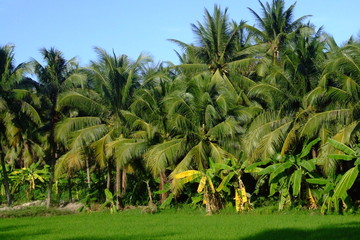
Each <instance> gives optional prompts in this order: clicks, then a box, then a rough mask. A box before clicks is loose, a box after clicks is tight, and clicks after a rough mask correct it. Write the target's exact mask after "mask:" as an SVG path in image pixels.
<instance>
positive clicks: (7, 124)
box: [0, 45, 41, 206]
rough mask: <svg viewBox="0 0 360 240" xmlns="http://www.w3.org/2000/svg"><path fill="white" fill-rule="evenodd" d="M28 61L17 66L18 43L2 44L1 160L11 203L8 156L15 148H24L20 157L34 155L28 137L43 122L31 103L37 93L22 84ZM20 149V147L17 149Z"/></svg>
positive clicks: (0, 93) (0, 64) (0, 92)
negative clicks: (6, 161)
mask: <svg viewBox="0 0 360 240" xmlns="http://www.w3.org/2000/svg"><path fill="white" fill-rule="evenodd" d="M25 70H26V65H25V64H20V65H18V66H15V58H14V47H13V46H10V45H5V46H2V47H0V76H1V78H0V129H1V131H0V132H1V133H0V142H1V147H0V161H1V168H2V171H3V180H4V187H5V191H6V198H7V204H8V205H9V206H10V205H11V195H10V188H9V179H8V175H7V170H6V165H5V157H7V155H8V153H9V152H11V151H13V150H15V149H23V151H20V152H19V153H18V154H17V157H18V158H20V159H23V158H24V157H28V158H31V157H32V154H31V153H30V152H29V151H26V150H29V148H27V149H24V146H25V145H26V144H25V145H24V141H23V140H24V139H25V138H26V135H29V134H30V132H31V131H32V129H31V128H35V127H36V124H39V123H40V122H41V120H40V116H39V114H38V112H37V110H36V109H35V107H34V106H33V105H32V104H31V100H32V99H33V97H34V94H33V93H32V92H31V91H29V90H26V89H21V88H18V87H19V85H20V84H21V82H23V81H24V79H25V77H24V75H23V74H24V71H25ZM15 151H16V150H15Z"/></svg>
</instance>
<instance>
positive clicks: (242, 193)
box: [241, 187, 247, 203]
mask: <svg viewBox="0 0 360 240" xmlns="http://www.w3.org/2000/svg"><path fill="white" fill-rule="evenodd" d="M241 197H242V202H243V203H245V202H247V195H246V190H245V187H243V188H241Z"/></svg>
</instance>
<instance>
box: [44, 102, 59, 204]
mask: <svg viewBox="0 0 360 240" xmlns="http://www.w3.org/2000/svg"><path fill="white" fill-rule="evenodd" d="M53 102H54V101H53ZM55 105H56V100H55V104H54V106H55ZM51 115H52V119H51V130H50V136H49V144H50V156H48V157H50V159H49V163H50V164H49V165H50V169H49V171H50V178H49V185H48V193H47V199H46V207H47V208H49V207H50V205H51V194H52V187H53V183H54V175H55V163H56V157H57V154H56V150H57V149H56V148H57V146H56V141H55V125H56V122H57V119H58V116H57V113H56V110H55V109H52V114H51Z"/></svg>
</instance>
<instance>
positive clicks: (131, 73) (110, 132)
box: [58, 48, 150, 208]
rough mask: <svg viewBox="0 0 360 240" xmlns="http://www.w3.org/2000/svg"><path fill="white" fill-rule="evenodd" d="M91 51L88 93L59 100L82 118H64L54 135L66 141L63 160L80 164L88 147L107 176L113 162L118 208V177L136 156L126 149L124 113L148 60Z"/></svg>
mask: <svg viewBox="0 0 360 240" xmlns="http://www.w3.org/2000/svg"><path fill="white" fill-rule="evenodd" d="M95 50H96V52H97V53H98V56H99V60H98V61H96V62H91V65H90V67H88V68H87V69H86V72H87V75H88V83H87V85H88V86H89V87H90V90H89V91H84V92H79V91H73V92H68V94H66V95H64V96H63V98H62V99H61V105H62V106H63V107H65V106H69V107H71V106H72V107H75V108H77V109H79V110H80V111H81V112H82V114H83V116H74V117H69V118H67V119H65V120H64V121H63V122H61V123H60V124H59V125H58V130H59V131H58V133H59V137H60V138H63V139H69V138H70V151H68V153H66V155H64V160H63V161H65V162H66V161H69V160H70V159H72V156H76V159H77V162H79V161H80V162H81V161H83V160H84V159H83V158H81V156H82V152H83V151H84V148H85V147H91V148H92V149H93V151H94V154H95V159H96V161H97V163H98V164H99V165H100V167H102V168H103V167H105V166H107V167H108V171H109V173H110V172H111V164H112V162H115V165H116V179H115V192H117V194H116V199H117V208H120V195H121V194H120V192H121V178H123V179H124V178H125V177H126V163H127V161H128V158H131V157H133V154H139V153H138V152H134V151H128V149H127V148H128V146H129V144H130V143H131V140H128V136H129V134H130V128H129V126H130V124H129V123H127V121H126V117H125V113H124V111H126V110H129V107H130V104H131V102H132V99H133V94H134V92H135V90H136V89H137V88H138V87H139V86H140V83H141V78H140V74H139V73H140V71H141V68H142V65H143V64H144V63H146V62H148V61H150V59H149V57H146V56H143V55H140V56H139V57H138V59H137V60H136V61H135V62H132V61H131V60H130V59H129V58H128V57H127V56H126V55H120V56H116V55H115V53H114V54H113V55H110V54H108V53H107V52H106V51H105V50H103V49H101V48H96V49H95ZM79 101H80V102H82V104H81V105H82V106H80V104H79ZM126 150H127V151H126ZM65 159H67V160H65ZM83 162H84V161H83ZM78 166H81V164H78ZM121 174H122V176H121ZM108 181H110V177H109V176H108ZM109 183H110V182H109ZM123 184H125V182H124V181H123ZM108 188H109V186H108Z"/></svg>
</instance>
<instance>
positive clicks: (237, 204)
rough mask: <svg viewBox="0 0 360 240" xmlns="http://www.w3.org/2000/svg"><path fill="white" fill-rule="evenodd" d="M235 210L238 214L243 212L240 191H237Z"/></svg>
mask: <svg viewBox="0 0 360 240" xmlns="http://www.w3.org/2000/svg"><path fill="white" fill-rule="evenodd" d="M234 199H235V209H236V212H241V198H240V196H239V193H238V189H235V198H234Z"/></svg>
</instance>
